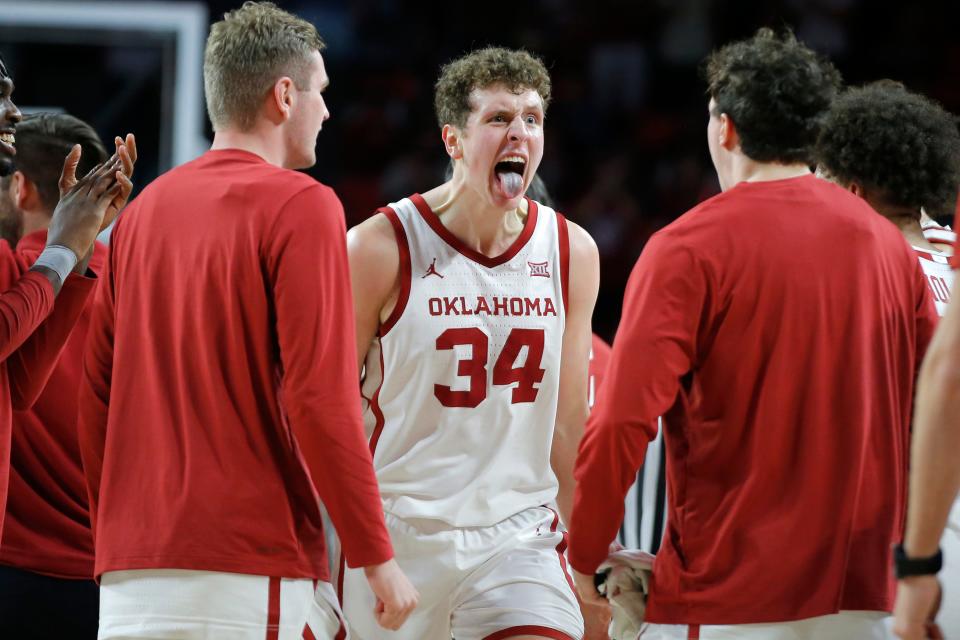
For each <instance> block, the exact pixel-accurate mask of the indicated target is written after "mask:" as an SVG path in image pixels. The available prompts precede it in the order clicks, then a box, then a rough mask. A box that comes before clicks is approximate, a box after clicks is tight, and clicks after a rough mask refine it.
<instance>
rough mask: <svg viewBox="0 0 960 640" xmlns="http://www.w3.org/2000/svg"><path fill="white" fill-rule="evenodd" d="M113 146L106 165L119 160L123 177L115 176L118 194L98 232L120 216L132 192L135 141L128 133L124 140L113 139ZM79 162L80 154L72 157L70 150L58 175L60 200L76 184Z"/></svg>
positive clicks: (135, 152) (108, 208)
mask: <svg viewBox="0 0 960 640" xmlns="http://www.w3.org/2000/svg"><path fill="white" fill-rule="evenodd" d="M113 144H114V146H116V151H114V153H113V155H112V156H110V159H109V160H107V162H106V164H111V163H114V162H116V161H117V160H119V161H120V170H121V172H122V174H123V175H122V176H121V175H119V174H118V175H117V176H116V178H117V182H119V183H120V185H121V186H120V193H118V194H117V195H116V196H115V197H114V199H113V202H111V203H110V205H109V206H108V207H107V210H106V212H105V213H104V216H103V221H102V222H101V223H100V231H103V230H104V229H106V228H107V227H109V226H110V225H111V224H113V221H114V220H115V219H116V218H117V216H118V215H119V214H120V211H121V210H122V209H123V208H124V207H125V206H126V204H127V200H128V199H129V198H130V193H131V192H132V191H133V182H131V180H130V178H131V177H132V176H133V165H134V164H135V163H136V162H137V140H136V138H135V137H134V136H133V134H132V133H128V134H127V137H126V140H124V139H123V138H121V137H120V136H117V137H115V138H114V139H113ZM79 162H80V153H79V152H77V154H76V156H74V155H73V151H72V150H71V152H70V154H68V155H67V160H66V161H65V162H64V164H63V173H61V174H60V183H59V186H60V197H61V198H63V196H65V195H66V194H67V192H68V191H70V189H72V188H73V187H74V186H75V185H76V184H77V164H79Z"/></svg>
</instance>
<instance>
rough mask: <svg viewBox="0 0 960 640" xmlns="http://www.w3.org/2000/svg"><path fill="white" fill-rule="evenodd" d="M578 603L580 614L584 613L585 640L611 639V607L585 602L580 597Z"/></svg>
mask: <svg viewBox="0 0 960 640" xmlns="http://www.w3.org/2000/svg"><path fill="white" fill-rule="evenodd" d="M577 603H578V604H579V605H580V614H581V615H583V640H610V636H608V635H607V630H608V629H609V628H610V616H611V612H610V609H609V608H608V607H598V606H596V605H593V604H583V601H582V600H581V599H580V598H579V597H578V598H577Z"/></svg>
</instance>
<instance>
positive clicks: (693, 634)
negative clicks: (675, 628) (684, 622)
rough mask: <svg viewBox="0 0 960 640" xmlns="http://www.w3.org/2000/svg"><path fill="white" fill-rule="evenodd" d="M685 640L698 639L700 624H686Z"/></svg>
mask: <svg viewBox="0 0 960 640" xmlns="http://www.w3.org/2000/svg"><path fill="white" fill-rule="evenodd" d="M687 640H700V625H698V624H691V625H689V626H687Z"/></svg>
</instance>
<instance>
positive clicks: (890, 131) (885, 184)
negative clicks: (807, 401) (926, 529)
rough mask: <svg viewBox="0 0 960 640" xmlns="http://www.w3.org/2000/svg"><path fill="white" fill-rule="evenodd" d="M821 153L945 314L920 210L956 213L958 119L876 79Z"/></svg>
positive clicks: (951, 552) (826, 136) (945, 605)
mask: <svg viewBox="0 0 960 640" xmlns="http://www.w3.org/2000/svg"><path fill="white" fill-rule="evenodd" d="M817 156H818V159H819V167H818V169H817V172H818V173H819V174H820V175H822V176H823V177H826V178H828V179H830V180H833V181H834V182H836V183H838V184H839V185H841V186H843V187H845V188H847V189H849V190H850V191H852V192H853V193H855V194H856V195H858V196H860V197H861V198H863V199H864V200H866V201H867V202H868V203H869V204H870V206H872V207H873V208H874V209H875V210H876V211H877V212H878V213H880V215H882V216H883V217H885V218H887V219H888V220H890V221H891V222H893V223H894V224H895V225H896V226H897V228H899V229H900V232H901V233H902V234H903V235H904V237H905V238H906V239H907V241H908V242H909V243H910V244H911V245H912V246H913V248H914V251H915V253H916V254H917V257H918V258H919V262H920V265H921V266H922V267H923V271H924V275H925V276H926V279H927V285H929V287H930V291H931V293H932V296H933V299H934V302H935V303H936V305H937V311H938V312H939V313H940V315H941V316H942V315H944V314H945V313H946V311H947V303H948V302H949V301H950V298H951V295H952V290H953V284H954V272H953V269H952V268H951V267H950V264H949V258H950V256H951V255H952V254H953V252H952V250H951V249H950V248H949V247H946V246H944V245H943V244H939V243H937V244H935V243H934V242H932V241H931V240H932V238H931V237H929V234H930V231H929V230H928V229H925V228H924V227H923V225H922V221H921V216H922V212H923V210H928V211H944V210H952V209H953V207H954V206H955V205H956V200H957V188H958V186H960V132H958V131H957V120H956V118H955V117H954V116H953V115H952V114H950V113H948V112H947V111H946V110H944V109H943V108H942V107H941V106H940V105H939V104H937V103H936V102H934V101H933V100H930V99H929V98H927V97H925V96H922V95H920V94H918V93H913V92H911V91H908V90H907V89H906V87H904V86H903V85H902V84H900V83H898V82H893V81H891V80H882V81H879V82H874V83H871V84H868V85H865V86H863V87H857V88H853V89H849V90H847V91H845V92H844V93H843V94H842V95H841V96H839V97H838V98H837V100H836V101H835V102H834V104H833V107H832V108H831V110H830V113H829V115H828V116H827V118H826V120H825V121H824V125H823V129H822V130H821V132H820V139H819V141H818V144H817ZM945 232H946V230H943V229H939V230H938V232H937V233H938V235H939V237H938V238H937V239H941V240H942V239H943V238H942V234H943V233H945ZM947 233H948V232H947ZM954 239H955V237H954ZM918 415H919V414H918ZM957 526H960V509H958V510H954V511H953V513H952V514H951V516H950V527H949V528H948V530H947V531H946V532H944V534H943V537H942V539H941V541H940V546H941V548H942V549H943V550H944V553H945V555H946V557H947V558H956V557H958V554H960V536H958V535H957V533H956V531H954V527H957ZM924 555H929V554H924ZM956 573H957V572H956V571H949V570H948V571H943V572H942V573H941V581H942V583H943V585H944V589H943V601H942V603H941V606H940V612H941V615H939V616H938V622H939V624H940V626H941V630H942V632H943V634H944V635H945V637H948V638H953V637H957V636H958V635H960V576H957V575H956Z"/></svg>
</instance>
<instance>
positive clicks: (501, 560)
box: [341, 507, 583, 640]
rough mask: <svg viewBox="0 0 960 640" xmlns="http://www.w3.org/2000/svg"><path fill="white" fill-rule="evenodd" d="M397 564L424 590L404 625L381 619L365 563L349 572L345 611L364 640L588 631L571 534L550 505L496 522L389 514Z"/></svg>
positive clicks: (560, 639) (565, 639)
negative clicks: (570, 552)
mask: <svg viewBox="0 0 960 640" xmlns="http://www.w3.org/2000/svg"><path fill="white" fill-rule="evenodd" d="M386 520H387V528H388V529H389V531H390V539H391V540H392V541H393V549H394V553H395V554H396V559H397V562H398V563H399V564H400V568H401V569H403V571H404V573H406V574H407V577H408V578H410V581H411V582H413V585H414V586H415V587H416V588H417V590H418V591H419V592H420V604H419V606H418V607H417V608H416V610H414V612H413V614H411V616H410V618H409V619H408V620H407V622H406V624H404V625H403V627H402V628H401V629H400V630H399V631H395V632H390V631H386V630H385V629H382V628H381V627H380V626H378V625H377V623H376V620H375V619H374V617H373V607H374V602H375V599H374V596H373V592H372V591H370V587H369V585H368V584H367V580H366V578H365V577H364V573H363V571H362V570H360V569H346V570H345V571H341V577H342V591H341V594H342V600H341V602H342V603H343V611H344V614H345V615H346V618H347V624H348V625H349V627H350V633H351V634H352V635H353V637H354V638H357V639H358V640H388V639H390V640H393V639H396V640H450V637H451V636H453V637H454V638H456V640H487V639H490V640H493V639H498V638H508V637H510V636H513V635H522V634H529V635H538V636H543V637H546V638H554V639H556V640H579V639H580V638H582V637H583V619H582V618H581V617H580V607H579V606H578V605H577V599H576V597H575V596H574V594H573V583H572V580H571V578H570V574H569V573H568V572H567V567H566V560H565V559H564V557H563V552H564V550H565V549H566V533H563V532H561V531H558V524H559V518H558V517H557V515H556V513H554V512H553V511H552V510H551V509H548V508H546V507H536V508H533V509H527V510H526V511H523V512H521V513H519V514H517V515H515V516H513V517H512V518H509V519H507V520H504V521H503V522H500V523H498V524H496V525H494V526H492V527H471V528H467V529H451V528H449V527H447V526H446V525H443V524H442V523H435V522H430V521H424V520H420V521H417V523H416V525H414V524H412V523H411V522H408V521H403V520H400V519H399V518H396V517H394V516H392V515H390V514H389V513H388V514H387V515H386Z"/></svg>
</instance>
